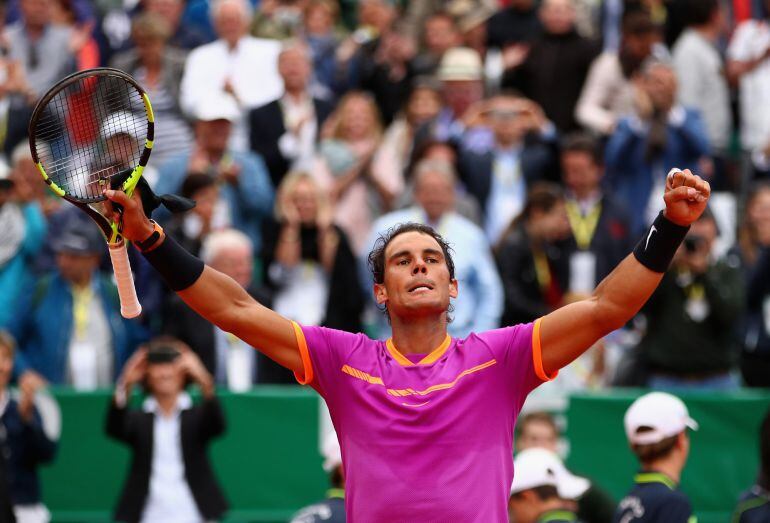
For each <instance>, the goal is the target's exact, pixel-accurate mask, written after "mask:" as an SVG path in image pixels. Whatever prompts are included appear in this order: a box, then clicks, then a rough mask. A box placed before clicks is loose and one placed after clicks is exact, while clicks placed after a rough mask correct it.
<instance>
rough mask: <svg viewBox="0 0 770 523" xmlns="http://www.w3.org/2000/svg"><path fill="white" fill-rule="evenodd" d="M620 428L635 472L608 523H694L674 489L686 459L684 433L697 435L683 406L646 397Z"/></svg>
mask: <svg viewBox="0 0 770 523" xmlns="http://www.w3.org/2000/svg"><path fill="white" fill-rule="evenodd" d="M623 424H624V426H625V430H626V437H627V438H628V443H629V445H630V446H631V451H632V452H633V453H634V454H635V455H636V457H637V459H638V460H639V464H640V466H641V470H640V471H639V473H637V474H636V475H635V476H634V487H633V488H632V489H631V491H630V492H629V493H628V495H626V497H624V498H623V499H622V500H621V501H620V503H619V504H618V508H617V509H616V511H615V518H614V519H613V521H614V522H615V523H694V522H695V521H696V519H695V517H694V516H693V514H692V506H691V505H690V500H689V499H688V497H687V495H686V494H685V493H684V492H682V491H681V490H679V489H678V488H677V487H678V485H679V482H680V481H681V476H682V470H683V469H684V467H685V464H686V463H687V457H688V455H689V453H690V435H689V434H688V432H687V429H691V430H698V423H697V422H696V421H695V420H694V419H692V418H691V417H690V414H689V413H688V411H687V407H686V406H685V404H684V403H683V402H682V400H680V399H679V398H677V397H676V396H674V395H672V394H668V393H665V392H650V393H649V394H645V395H644V396H642V397H640V398H638V399H637V400H636V401H634V402H633V403H632V404H631V406H630V407H629V408H628V410H627V411H626V415H625V417H624V419H623Z"/></svg>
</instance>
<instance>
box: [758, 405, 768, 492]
mask: <svg viewBox="0 0 770 523" xmlns="http://www.w3.org/2000/svg"><path fill="white" fill-rule="evenodd" d="M757 483H759V485H760V486H762V487H763V488H765V489H770V410H768V411H767V414H765V419H763V420H762V426H761V427H760V428H759V480H758V481H757Z"/></svg>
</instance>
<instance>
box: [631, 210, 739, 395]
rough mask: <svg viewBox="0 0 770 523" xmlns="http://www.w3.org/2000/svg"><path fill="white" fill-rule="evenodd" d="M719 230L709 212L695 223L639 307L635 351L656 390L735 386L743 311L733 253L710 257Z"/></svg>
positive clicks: (649, 382)
mask: <svg viewBox="0 0 770 523" xmlns="http://www.w3.org/2000/svg"><path fill="white" fill-rule="evenodd" d="M717 235H718V230H717V224H716V221H715V220H714V216H713V215H712V214H711V213H710V212H706V213H704V214H703V215H702V216H701V217H700V219H698V220H697V221H696V222H694V223H693V224H692V226H691V228H690V232H689V233H688V235H687V237H686V238H685V241H684V243H683V245H682V246H681V247H680V248H679V250H678V251H677V253H676V256H675V257H674V261H673V262H672V267H671V270H670V271H669V272H667V273H666V274H665V275H664V277H663V280H662V281H661V283H660V285H659V286H658V288H657V290H656V291H655V292H654V293H653V295H652V297H651V298H650V300H649V301H648V302H647V305H646V306H645V307H644V309H642V311H643V313H644V315H645V318H646V319H647V330H646V332H645V333H644V335H643V336H642V339H641V340H640V342H639V346H638V350H639V352H640V354H641V355H643V357H645V358H646V359H647V361H648V362H649V366H650V373H651V374H650V378H649V380H648V385H649V386H650V387H651V388H653V389H655V390H693V389H695V390H734V389H736V388H738V386H739V381H738V378H737V376H736V375H735V374H734V373H733V371H734V368H735V364H736V360H737V353H736V350H735V349H736V347H735V334H734V329H735V326H736V322H737V321H738V319H739V318H740V316H741V313H742V312H743V300H744V290H743V280H742V275H741V271H740V268H739V265H740V264H739V261H738V259H737V257H736V256H732V255H730V256H728V257H727V258H725V259H719V260H718V259H715V258H714V256H713V255H712V254H711V253H712V248H713V245H714V241H715V240H716V238H717Z"/></svg>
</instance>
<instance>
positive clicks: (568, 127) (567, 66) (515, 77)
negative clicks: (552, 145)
mask: <svg viewBox="0 0 770 523" xmlns="http://www.w3.org/2000/svg"><path fill="white" fill-rule="evenodd" d="M539 16H540V20H541V22H542V24H543V29H544V32H543V34H542V35H541V36H539V37H538V38H537V39H536V40H534V41H533V42H532V46H531V48H530V49H529V50H528V51H526V50H525V51H524V52H522V53H520V56H519V57H518V60H519V63H517V62H516V61H515V60H511V61H509V62H508V63H506V64H505V65H506V71H505V73H504V75H503V86H504V87H513V88H515V89H518V90H519V91H520V92H521V93H522V94H523V95H524V96H526V97H527V98H531V99H532V100H534V101H535V102H537V103H538V104H539V105H540V106H542V107H543V110H544V111H545V114H546V115H547V116H548V118H549V119H550V120H552V121H553V123H554V124H555V125H556V128H557V129H559V131H561V132H569V131H573V130H576V129H577V128H578V125H577V121H576V120H575V106H576V105H577V101H578V98H579V97H580V92H581V91H582V89H583V83H585V80H586V76H587V75H588V68H589V67H590V66H591V62H592V61H593V60H594V58H595V57H596V55H597V54H598V51H599V48H598V46H597V45H596V43H595V42H593V41H591V40H588V39H586V38H583V37H582V36H580V35H579V34H578V33H577V31H576V30H575V6H574V5H573V0H544V2H543V4H542V6H541V7H540V12H539ZM504 60H505V57H504Z"/></svg>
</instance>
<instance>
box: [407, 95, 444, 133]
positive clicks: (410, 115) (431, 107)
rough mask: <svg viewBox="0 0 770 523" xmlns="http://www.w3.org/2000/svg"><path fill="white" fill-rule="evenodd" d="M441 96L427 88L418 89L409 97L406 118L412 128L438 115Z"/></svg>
mask: <svg viewBox="0 0 770 523" xmlns="http://www.w3.org/2000/svg"><path fill="white" fill-rule="evenodd" d="M440 110H441V95H440V94H439V93H438V92H437V91H434V90H433V89H431V88H429V87H418V88H416V89H415V90H414V91H412V94H411V95H410V96H409V101H408V102H407V106H406V118H407V120H408V121H409V123H411V124H412V125H413V126H419V125H420V124H423V123H425V122H427V121H429V120H432V119H433V118H435V117H436V115H438V113H439V111H440Z"/></svg>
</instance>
